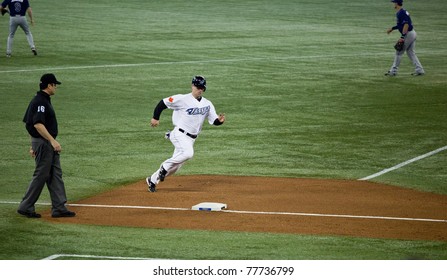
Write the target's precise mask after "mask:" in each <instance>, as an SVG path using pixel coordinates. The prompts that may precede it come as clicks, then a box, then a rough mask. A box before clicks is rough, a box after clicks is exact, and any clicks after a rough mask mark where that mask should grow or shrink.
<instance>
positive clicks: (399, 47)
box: [394, 40, 405, 52]
mask: <svg viewBox="0 0 447 280" xmlns="http://www.w3.org/2000/svg"><path fill="white" fill-rule="evenodd" d="M404 43H405V42H404V41H401V40H399V41H397V43H396V44H395V45H394V49H395V50H396V51H398V52H400V51H402V50H403V49H404Z"/></svg>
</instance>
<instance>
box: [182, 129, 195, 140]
mask: <svg viewBox="0 0 447 280" xmlns="http://www.w3.org/2000/svg"><path fill="white" fill-rule="evenodd" d="M178 131H180V132H181V133H185V134H186V135H188V136H189V137H191V138H192V139H196V138H197V135H194V134H191V133H188V132H186V131H185V130H184V129H183V128H179V129H178Z"/></svg>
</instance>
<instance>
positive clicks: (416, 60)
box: [407, 30, 425, 75]
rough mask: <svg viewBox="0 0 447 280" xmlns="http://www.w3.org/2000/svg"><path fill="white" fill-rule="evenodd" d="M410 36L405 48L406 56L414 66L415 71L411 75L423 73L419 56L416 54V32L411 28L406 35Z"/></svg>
mask: <svg viewBox="0 0 447 280" xmlns="http://www.w3.org/2000/svg"><path fill="white" fill-rule="evenodd" d="M407 36H409V37H410V38H411V41H410V44H409V46H408V48H407V55H408V58H410V60H411V63H413V66H414V68H415V71H414V73H413V75H424V74H425V71H424V68H423V67H422V64H421V62H420V61H419V58H418V57H417V55H416V52H415V50H416V32H415V31H414V30H413V31H411V32H408V35H407Z"/></svg>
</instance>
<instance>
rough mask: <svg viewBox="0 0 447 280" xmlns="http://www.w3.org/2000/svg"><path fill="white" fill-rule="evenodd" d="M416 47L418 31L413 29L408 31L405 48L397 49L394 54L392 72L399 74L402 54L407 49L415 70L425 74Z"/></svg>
mask: <svg viewBox="0 0 447 280" xmlns="http://www.w3.org/2000/svg"><path fill="white" fill-rule="evenodd" d="M415 48H416V31H414V29H413V30H412V31H410V32H408V33H407V36H406V38H405V43H404V48H403V50H402V51H400V52H398V51H396V54H395V56H394V63H393V65H392V66H391V69H390V73H394V74H397V71H398V70H399V66H400V62H401V61H402V56H403V55H404V53H405V51H406V52H407V55H408V57H409V58H410V60H411V63H413V66H414V68H415V72H416V73H421V74H424V73H425V71H424V68H423V67H422V65H421V63H420V62H419V59H418V57H417V56H416V52H415Z"/></svg>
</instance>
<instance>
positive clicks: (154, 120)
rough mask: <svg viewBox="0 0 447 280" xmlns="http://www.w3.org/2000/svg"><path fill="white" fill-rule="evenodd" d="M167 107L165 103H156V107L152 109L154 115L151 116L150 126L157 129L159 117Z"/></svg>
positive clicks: (161, 101)
mask: <svg viewBox="0 0 447 280" xmlns="http://www.w3.org/2000/svg"><path fill="white" fill-rule="evenodd" d="M167 108H168V106H166V104H165V102H164V101H163V99H162V100H160V102H158V104H157V106H155V109H154V114H153V115H152V119H151V126H152V127H157V126H158V125H159V124H160V115H161V112H163V110H164V109H167Z"/></svg>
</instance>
